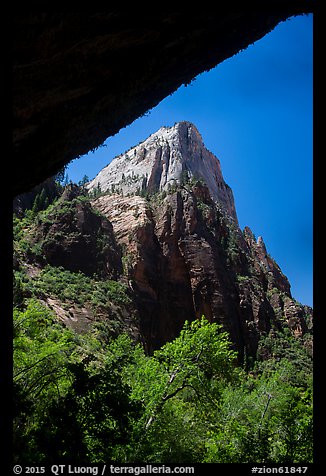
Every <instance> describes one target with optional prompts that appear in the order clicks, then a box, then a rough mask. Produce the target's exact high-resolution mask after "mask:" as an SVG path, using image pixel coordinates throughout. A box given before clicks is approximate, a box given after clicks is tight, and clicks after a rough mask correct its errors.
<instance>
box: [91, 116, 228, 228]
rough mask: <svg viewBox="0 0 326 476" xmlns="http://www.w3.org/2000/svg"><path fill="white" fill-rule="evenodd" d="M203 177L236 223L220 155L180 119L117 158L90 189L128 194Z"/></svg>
mask: <svg viewBox="0 0 326 476" xmlns="http://www.w3.org/2000/svg"><path fill="white" fill-rule="evenodd" d="M191 179H194V180H198V179H201V180H203V181H204V182H205V184H206V185H207V187H208V189H209V191H210V193H211V196H212V198H213V199H214V200H215V201H217V202H218V203H219V204H220V206H221V207H223V209H224V210H225V211H226V212H227V213H228V215H229V216H230V217H231V218H232V219H233V220H234V221H236V222H237V215H236V210H235V205H234V199H233V193H232V190H231V188H230V187H229V186H228V185H227V184H226V182H225V181H224V178H223V175H222V171H221V165H220V161H219V160H218V158H217V157H216V156H215V155H214V154H212V152H210V151H209V150H207V149H206V147H205V145H204V143H203V140H202V137H201V135H200V133H199V132H198V130H197V128H196V126H194V124H191V123H190V122H187V121H183V122H178V123H177V124H175V125H174V126H173V127H161V128H160V129H159V130H158V131H157V132H155V133H154V134H152V135H151V136H150V137H149V138H148V139H146V140H145V141H143V142H141V143H140V144H138V145H136V146H135V147H132V148H131V149H129V150H128V151H127V152H125V153H124V154H122V155H119V156H118V157H116V158H115V159H114V160H113V161H112V162H111V163H110V164H109V165H108V166H107V167H105V168H104V169H102V170H101V171H100V173H99V174H98V175H97V176H96V177H95V178H94V179H93V180H92V181H91V182H90V183H89V184H88V189H89V190H90V191H91V190H94V189H98V188H99V189H100V190H101V191H102V192H107V191H109V192H115V191H119V192H121V193H123V194H124V195H126V194H128V193H129V194H133V193H138V194H140V193H143V194H145V193H155V192H158V191H162V190H165V191H169V190H171V189H173V187H175V186H176V185H180V184H183V183H185V182H187V181H189V180H191Z"/></svg>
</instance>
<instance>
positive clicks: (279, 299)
mask: <svg viewBox="0 0 326 476" xmlns="http://www.w3.org/2000/svg"><path fill="white" fill-rule="evenodd" d="M93 207H95V208H96V209H98V210H99V211H100V212H101V213H103V214H104V215H105V216H106V217H107V218H108V219H109V220H110V221H111V223H112V226H113V229H114V231H115V234H116V237H117V240H118V242H119V243H120V245H121V246H122V248H123V254H124V258H123V260H124V264H125V269H124V272H125V273H126V274H127V275H128V279H129V286H130V288H131V289H132V292H133V296H134V299H135V304H136V306H137V309H138V313H139V319H140V320H139V322H140V333H141V335H142V336H143V338H144V341H145V342H146V344H147V348H148V350H153V349H155V348H158V347H159V346H161V345H162V344H163V343H164V342H166V341H168V340H171V339H173V338H174V337H175V336H176V335H177V334H178V333H179V331H180V329H181V327H182V325H183V323H184V321H185V320H193V319H195V318H198V317H200V316H201V315H203V314H204V315H205V316H206V318H207V319H209V320H210V321H212V322H213V321H215V322H218V323H220V324H222V325H223V327H224V329H226V330H227V331H228V332H229V333H230V336H231V339H232V341H233V342H234V345H235V348H236V349H237V350H238V352H239V357H240V359H241V358H243V357H244V355H245V354H246V355H251V356H254V355H255V353H256V350H257V346H258V341H259V338H260V337H261V336H262V335H266V334H267V333H268V332H269V331H270V330H271V329H272V328H274V329H281V328H282V327H284V326H285V327H288V328H289V329H290V330H291V332H292V333H293V334H294V335H296V336H302V335H303V334H304V333H306V332H307V331H308V320H309V319H308V318H309V316H311V312H312V310H311V309H308V308H307V307H305V306H302V305H300V304H299V303H297V302H296V301H295V300H293V299H292V296H291V292H290V285H289V282H288V280H287V278H286V277H285V276H284V274H283V273H282V271H281V270H280V268H279V267H278V265H277V264H276V262H275V261H274V260H273V259H272V258H271V257H270V256H269V255H268V253H267V251H266V247H265V245H264V243H263V241H262V238H259V239H258V240H256V239H255V238H254V235H253V233H252V232H251V230H250V229H249V228H246V229H245V230H244V231H243V232H242V231H241V230H240V229H239V227H238V226H237V225H236V224H235V223H234V221H233V220H232V219H229V218H228V217H227V216H226V215H225V214H224V212H222V211H221V209H220V207H219V205H218V203H216V202H214V200H213V199H212V197H211V195H210V193H209V190H208V188H207V186H205V185H202V184H201V183H200V182H198V183H197V184H195V185H193V186H185V187H183V188H181V189H180V190H177V191H175V192H173V193H170V194H167V195H166V196H164V194H158V195H156V196H154V197H152V198H151V200H150V201H147V200H145V199H144V198H142V197H138V196H133V197H123V196H122V195H116V194H114V195H104V196H101V197H99V198H97V199H96V200H94V201H93Z"/></svg>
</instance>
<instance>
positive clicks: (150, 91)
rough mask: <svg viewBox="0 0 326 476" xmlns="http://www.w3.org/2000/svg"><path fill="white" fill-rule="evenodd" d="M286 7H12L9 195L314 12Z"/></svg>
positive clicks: (304, 5) (304, 6) (307, 5)
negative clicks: (35, 10) (18, 10)
mask: <svg viewBox="0 0 326 476" xmlns="http://www.w3.org/2000/svg"><path fill="white" fill-rule="evenodd" d="M283 5H285V6H283V7H282V8H281V9H280V8H279V9H277V8H276V9H275V10H272V9H269V10H257V9H250V8H249V7H248V6H247V8H243V9H239V8H237V9H236V8H230V9H225V8H223V10H222V9H221V8H219V7H218V6H216V5H215V6H214V10H212V11H211V10H200V8H193V7H191V8H188V9H183V10H181V9H180V10H173V11H169V10H168V8H166V7H165V6H164V5H162V8H159V7H157V8H153V9H152V10H147V11H146V14H145V15H144V11H142V10H141V9H132V10H131V9H128V10H127V9H123V8H122V7H121V8H116V9H113V10H112V11H110V12H104V13H85V12H80V13H78V12H74V13H68V12H66V13H28V14H17V15H16V16H15V18H14V24H15V31H14V47H13V54H14V58H13V79H14V85H13V99H14V131H13V137H14V157H13V163H14V167H15V181H14V185H13V195H14V196H16V195H17V194H20V193H22V192H25V191H27V190H30V189H31V188H32V187H33V186H35V185H36V184H38V183H40V182H41V181H43V180H45V179H46V178H47V177H49V176H51V175H53V174H55V173H56V172H57V171H58V170H60V168H62V167H63V166H64V165H65V164H67V163H69V162H70V161H71V160H73V159H75V158H76V157H78V156H80V155H83V154H85V153H87V152H89V151H90V150H92V149H96V148H97V147H99V146H100V145H101V144H102V143H103V142H104V141H105V140H106V139H107V137H109V136H112V135H114V134H116V133H117V132H118V131H119V130H120V129H121V128H123V127H125V126H127V125H128V124H130V123H131V122H133V121H134V120H135V119H137V118H138V117H139V116H141V115H143V114H145V113H146V111H148V110H149V109H151V108H153V107H154V106H156V105H157V104H158V103H159V102H160V101H161V100H162V99H164V98H165V97H166V96H167V95H169V94H171V93H173V92H174V91H175V90H176V89H177V88H178V87H179V86H181V85H182V84H188V83H189V82H191V80H192V79H193V78H195V77H196V76H197V75H198V74H199V73H201V72H203V71H208V70H209V69H211V68H212V67H214V66H216V65H217V64H218V63H221V62H222V61H224V60H225V59H226V58H229V57H230V56H233V55H234V54H236V53H238V52H239V51H241V50H242V49H244V48H246V47H247V46H248V45H250V44H252V43H253V42H255V41H257V40H258V39H260V38H261V37H263V36H264V35H266V34H267V33H268V32H270V31H271V30H272V29H273V28H274V27H275V26H276V25H277V24H278V23H279V22H281V21H284V20H286V19H287V18H289V17H291V16H293V15H298V14H303V13H309V12H311V2H309V1H306V2H296V1H293V2H288V3H286V2H285V3H284V4H283ZM199 7H200V6H199Z"/></svg>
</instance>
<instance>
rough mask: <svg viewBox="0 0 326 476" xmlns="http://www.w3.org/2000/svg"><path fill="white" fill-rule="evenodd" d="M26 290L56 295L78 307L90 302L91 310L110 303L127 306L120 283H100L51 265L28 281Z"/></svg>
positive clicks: (108, 281)
mask: <svg viewBox="0 0 326 476" xmlns="http://www.w3.org/2000/svg"><path fill="white" fill-rule="evenodd" d="M27 288H28V289H29V291H30V293H32V294H34V295H36V296H44V297H46V296H49V295H50V296H57V297H59V298H60V299H61V300H62V301H63V302H65V301H73V302H75V303H77V304H85V303H86V302H89V303H90V304H91V305H93V306H94V308H96V307H98V306H103V307H106V306H109V303H110V302H114V303H116V304H129V303H130V298H129V296H128V295H127V292H126V286H125V285H124V284H122V283H120V282H117V281H112V280H106V281H99V280H96V279H95V278H90V277H88V276H86V275H85V274H83V273H81V272H79V273H73V272H71V271H68V270H65V269H64V268H62V267H53V266H50V265H47V266H45V268H43V269H42V271H41V272H40V274H39V275H38V276H37V277H35V278H34V279H33V280H29V281H28V284H27Z"/></svg>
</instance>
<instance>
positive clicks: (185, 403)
mask: <svg viewBox="0 0 326 476" xmlns="http://www.w3.org/2000/svg"><path fill="white" fill-rule="evenodd" d="M195 185H196V184H191V186H195ZM183 186H184V185H183ZM70 189H71V187H70ZM197 189H198V190H197V195H195V194H194V193H193V192H192V189H191V188H190V186H189V190H187V191H184V192H182V190H181V189H178V190H176V191H171V192H170V195H169V194H167V195H166V196H163V197H162V196H161V195H159V196H158V197H151V198H150V200H149V202H148V207H151V210H153V214H154V213H158V214H159V213H161V215H162V216H163V215H164V213H165V212H164V206H166V207H169V210H170V211H171V213H170V215H169V217H168V219H169V220H170V222H171V220H172V219H173V216H175V217H176V216H177V212H176V210H174V209H173V206H174V204H175V203H178V204H179V205H178V206H180V207H181V205H182V207H184V208H183V212H184V213H186V212H187V210H186V205H185V203H186V200H185V198H184V197H183V196H182V193H185V194H187V197H190V195H191V193H193V195H192V196H191V197H192V198H191V200H190V198H187V200H188V201H187V204H188V206H189V210H190V211H191V213H192V215H191V217H192V219H193V220H196V223H199V226H203V228H202V229H203V236H206V237H207V241H206V242H207V243H210V242H212V243H217V244H216V246H219V247H220V248H219V249H220V250H221V251H220V258H221V260H222V261H221V262H222V264H223V260H224V261H225V269H226V270H228V272H229V273H230V276H231V277H232V276H233V277H234V284H233V285H232V286H233V287H232V289H235V290H237V292H238V298H239V300H241V302H243V303H244V305H243V306H244V309H248V307H249V304H248V303H249V302H251V301H250V300H253V296H254V295H255V296H258V298H257V302H259V303H263V306H261V308H260V310H259V314H257V316H258V317H259V319H260V321H259V323H258V324H259V326H260V329H259V332H260V333H259V335H258V337H257V339H258V347H257V350H256V352H255V354H253V353H251V354H250V355H247V354H245V355H244V357H243V358H241V359H239V358H238V354H237V352H236V351H235V347H234V342H233V341H232V339H231V335H230V334H229V333H228V332H226V329H225V328H224V327H222V326H221V325H220V324H218V323H217V322H216V320H215V321H214V319H210V322H209V321H208V320H207V319H206V318H205V317H204V316H202V317H201V318H200V317H199V318H197V319H194V318H193V316H189V319H188V321H186V322H184V324H183V327H182V329H181V331H180V332H178V333H176V335H175V336H174V337H173V339H171V340H170V341H169V342H166V343H165V344H164V345H162V346H160V347H159V348H157V349H156V350H152V352H150V353H149V352H148V351H147V346H146V342H144V340H145V339H144V336H143V335H142V334H141V332H140V331H139V329H138V331H137V332H136V331H135V328H136V327H137V319H138V317H137V316H138V308H137V295H136V292H134V288H133V286H134V283H131V284H130V283H129V280H131V279H132V277H133V276H132V271H133V262H132V261H133V260H131V262H130V266H128V267H127V268H126V267H123V266H122V263H123V262H124V260H125V259H126V258H127V254H126V253H127V250H124V249H123V247H121V246H119V244H118V243H116V241H115V237H114V234H113V231H112V226H111V224H110V223H109V221H108V220H107V219H106V218H105V216H103V215H101V213H99V211H98V210H95V208H93V207H92V205H91V202H90V201H89V199H88V197H87V196H85V195H83V194H82V195H81V196H78V194H77V196H74V197H72V196H71V195H70V196H68V198H66V199H63V198H62V197H61V198H58V197H55V198H54V199H53V201H52V202H51V200H46V197H45V198H44V197H43V198H42V201H43V203H45V204H46V206H39V204H37V206H34V205H35V204H34V205H31V208H30V209H29V210H28V209H27V210H26V211H25V212H24V214H22V215H21V216H19V217H17V216H15V217H14V403H15V414H14V457H15V461H17V463H19V464H22V463H28V464H32V463H54V464H58V463H65V462H71V461H73V462H74V463H79V464H85V463H88V462H89V463H97V462H107V461H111V462H116V463H136V462H139V463H140V462H146V463H147V462H148V463H167V464H168V463H196V462H218V463H220V462H221V463H222V462H227V463H230V462H231V463H236V462H253V463H256V462H261V463H284V464H285V463H308V462H311V461H312V350H311V347H312V335H311V332H310V330H309V329H310V324H309V322H310V321H309V319H307V320H306V321H307V325H306V328H305V329H303V332H301V333H298V332H296V328H294V327H293V326H292V327H291V325H290V324H291V322H290V320H291V319H292V320H293V321H295V322H296V323H297V321H296V320H295V312H297V311H298V312H299V311H300V312H303V311H302V309H303V308H301V307H300V306H299V305H297V307H296V306H295V305H294V304H293V302H292V300H291V299H290V297H289V295H288V293H287V288H286V285H287V282H286V281H285V280H284V279H283V277H282V275H281V274H280V271H279V270H278V268H277V267H276V264H275V263H274V262H273V261H272V260H271V258H270V257H267V258H266V257H265V254H264V253H265V250H264V249H263V248H262V246H260V247H259V246H258V245H257V244H256V242H255V241H253V242H251V241H250V239H251V238H250V237H247V238H246V239H247V245H245V244H243V243H244V241H241V240H242V239H243V238H242V235H241V233H240V234H239V232H237V230H235V229H234V227H232V226H230V224H227V223H226V222H225V218H223V216H222V214H221V213H219V211H218V210H217V209H216V208H214V207H213V205H212V204H211V203H210V201H209V199H207V198H205V190H204V188H203V186H198V187H197ZM43 195H44V194H43ZM155 200H156V201H157V202H158V204H159V206H158V207H157V208H156V209H155V207H156V201H155ZM38 201H39V199H38ZM197 203H198V207H197ZM159 209H161V210H159ZM155 210H156V211H155ZM158 210H159V211H158ZM178 213H179V211H178ZM189 213H190V212H189ZM164 216H165V215H164ZM166 216H167V215H166ZM180 216H181V215H180ZM184 216H186V217H187V216H188V215H184ZM189 216H190V215H189ZM171 217H172V218H171ZM89 221H90V222H91V223H92V227H89V226H88V223H89ZM164 223H166V222H164ZM190 223H193V222H190ZM206 225H207V226H206ZM146 226H148V224H147V225H146ZM91 228H92V229H91ZM94 229H95V230H96V233H94ZM162 229H163V227H162ZM63 230H64V232H65V233H64V234H60V232H61V231H63ZM85 230H86V231H87V233H86V236H87V237H88V238H87V242H84V241H82V239H81V237H80V235H82V233H85ZM163 231H164V233H166V234H167V235H168V234H169V233H168V230H167V229H166V228H164V229H163ZM137 233H138V235H137V236H139V230H137ZM130 236H131V237H133V235H132V234H130ZM162 236H163V235H162ZM67 237H69V240H68V238H67ZM83 239H84V238H83ZM64 240H66V244H65V246H62V243H63V241H64ZM49 243H50V245H49ZM85 243H86V244H87V247H88V249H89V253H90V254H89V255H88V256H99V257H101V259H100V260H98V262H94V263H92V265H94V266H93V267H92V268H89V267H88V266H85V263H82V262H80V261H78V260H77V261H75V264H78V266H80V267H79V268H78V267H77V268H76V269H75V268H74V269H71V262H72V261H71V260H73V258H74V256H72V255H73V254H74V253H75V254H76V253H77V255H78V257H80V256H81V255H80V253H79V250H80V249H81V250H84V249H85V248H84V245H85ZM248 243H249V244H250V246H249V244H248ZM72 244H73V246H72ZM147 244H148V243H147ZM59 245H60V246H59ZM66 245H67V246H66ZM141 245H142V243H141V242H138V243H137V246H138V248H139V247H140V246H141ZM169 245H170V246H171V243H169ZM214 246H215V245H214ZM245 246H247V248H245ZM171 247H172V246H171ZM53 249H54V250H58V249H60V250H63V251H64V252H65V254H62V255H61V256H62V257H63V258H62V260H63V263H64V264H66V265H67V266H63V265H61V264H60V263H59V262H56V261H55V259H58V254H57V255H56V254H55V253H51V250H53ZM105 249H106V250H107V251H105V252H104V251H103V250H105ZM245 249H247V251H248V253H247V254H246V253H244V250H245ZM67 250H68V251H69V252H67ZM76 250H77V251H76ZM145 251H146V252H148V249H146V250H145ZM92 253H93V254H92ZM257 256H258V258H259V260H261V261H263V260H265V261H266V263H267V264H266V266H267V265H268V270H269V271H268V272H266V274H264V273H263V270H264V268H263V267H259V266H258V265H257V263H258V260H257ZM129 258H130V257H129ZM129 258H128V259H129ZM140 258H141V259H140V262H141V263H143V261H141V260H143V258H142V255H140ZM227 258H228V259H227ZM69 260H70V261H69ZM265 261H263V264H264V263H265ZM248 263H249V265H250V266H247V265H248ZM96 266H98V268H97V267H96ZM223 266H224V265H223ZM264 266H265V264H264ZM273 266H274V267H273ZM108 269H109V272H106V270H108ZM90 270H91V271H92V272H89V271H90ZM93 271H94V272H93ZM268 273H269V274H268ZM273 273H274V274H273ZM142 276H143V275H142ZM266 276H267V277H266ZM196 279H197V278H196ZM198 279H199V278H198ZM228 279H229V278H228ZM278 279H279V280H280V281H278ZM278 282H280V283H281V285H280V286H279V287H277V285H278ZM282 286H283V287H282ZM254 293H256V294H254ZM288 301H289V302H290V304H291V306H292V307H291V306H290V305H289V309H290V311H291V313H292V314H290V320H289V319H285V317H284V316H285V310H287V308H286V305H287V302H288ZM272 305H274V307H272ZM59 311H60V312H59ZM77 311H78V312H77ZM290 311H288V312H290ZM83 313H84V314H83ZM81 314H83V315H86V317H87V322H88V324H87V325H83V326H82V327H74V323H76V322H77V321H78V318H79V316H80V315H81ZM308 314H309V313H308V310H307V315H308ZM248 315H249V314H248ZM245 316H246V315H245ZM266 316H267V317H266ZM270 316H272V317H273V318H270ZM300 316H301V315H300ZM207 317H209V316H207ZM300 319H301V321H303V320H304V317H302V316H301V317H300ZM248 321H249V322H251V320H250V319H249V318H248ZM267 321H268V322H269V326H266V325H265V322H267ZM301 321H300V322H301ZM83 322H84V321H83ZM253 325H254V323H252V324H251V327H250V326H249V325H248V329H249V330H250V329H252V326H253ZM259 326H258V327H259ZM252 332H253V331H252ZM149 334H150V332H149ZM244 338H245V337H244Z"/></svg>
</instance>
